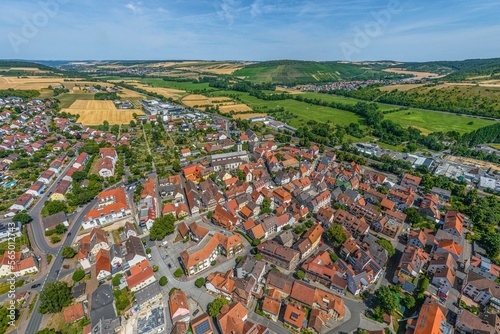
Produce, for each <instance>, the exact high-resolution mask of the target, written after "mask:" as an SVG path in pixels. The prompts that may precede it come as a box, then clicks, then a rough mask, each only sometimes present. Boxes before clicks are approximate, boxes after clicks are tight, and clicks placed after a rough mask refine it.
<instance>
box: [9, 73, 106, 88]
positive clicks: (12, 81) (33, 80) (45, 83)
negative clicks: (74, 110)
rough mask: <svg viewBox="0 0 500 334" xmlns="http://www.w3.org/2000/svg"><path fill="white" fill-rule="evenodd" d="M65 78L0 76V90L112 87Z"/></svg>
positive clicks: (100, 83) (102, 83)
mask: <svg viewBox="0 0 500 334" xmlns="http://www.w3.org/2000/svg"><path fill="white" fill-rule="evenodd" d="M65 80H68V79H67V78H66V79H65V78H57V77H40V76H29V77H23V78H18V77H4V76H0V89H8V88H12V89H35V90H41V89H43V88H48V87H49V86H55V85H64V86H65V87H66V88H68V89H70V90H73V91H75V90H77V91H78V90H82V89H83V88H84V87H85V86H92V85H101V86H106V87H112V86H113V85H112V84H108V83H104V82H92V81H78V79H73V80H71V81H65Z"/></svg>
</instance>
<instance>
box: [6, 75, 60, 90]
mask: <svg viewBox="0 0 500 334" xmlns="http://www.w3.org/2000/svg"><path fill="white" fill-rule="evenodd" d="M62 82H64V79H62V78H43V77H26V78H18V77H0V89H9V88H13V89H35V90H39V89H42V88H47V87H49V86H50V85H57V84H60V83H62Z"/></svg>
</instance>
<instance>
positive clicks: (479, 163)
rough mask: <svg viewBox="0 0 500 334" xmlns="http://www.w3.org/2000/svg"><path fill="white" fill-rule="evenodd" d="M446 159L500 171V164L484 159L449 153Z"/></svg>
mask: <svg viewBox="0 0 500 334" xmlns="http://www.w3.org/2000/svg"><path fill="white" fill-rule="evenodd" d="M446 160H450V161H453V162H456V163H459V164H464V165H469V166H474V167H480V168H481V169H484V170H488V169H489V168H491V169H492V170H493V171H500V165H498V164H495V163H491V162H488V161H482V160H476V159H472V158H465V157H457V156H454V155H449V156H447V157H446Z"/></svg>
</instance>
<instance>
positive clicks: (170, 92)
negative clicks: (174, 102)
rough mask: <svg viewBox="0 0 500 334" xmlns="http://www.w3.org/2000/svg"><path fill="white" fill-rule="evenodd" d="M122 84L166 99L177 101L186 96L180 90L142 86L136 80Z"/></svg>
mask: <svg viewBox="0 0 500 334" xmlns="http://www.w3.org/2000/svg"><path fill="white" fill-rule="evenodd" d="M110 81H111V82H121V81H123V80H110ZM124 82H126V83H127V84H129V85H133V86H135V87H137V88H140V89H144V90H146V91H148V92H151V93H156V94H160V95H163V96H165V97H166V98H172V99H179V98H181V97H182V96H183V95H185V94H186V92H185V91H183V90H180V89H172V88H163V87H151V86H148V85H145V84H143V83H141V82H139V81H137V80H125V81H124ZM137 94H139V93H137Z"/></svg>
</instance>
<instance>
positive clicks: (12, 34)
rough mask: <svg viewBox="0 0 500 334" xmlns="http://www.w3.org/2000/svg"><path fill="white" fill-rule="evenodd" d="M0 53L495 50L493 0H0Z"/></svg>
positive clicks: (419, 56)
mask: <svg viewBox="0 0 500 334" xmlns="http://www.w3.org/2000/svg"><path fill="white" fill-rule="evenodd" d="M0 12H1V13H2V15H1V16H0V58H2V59H31V60H118V59H119V60H249V61H260V60H272V59H300V60H317V61H333V60H347V61H361V60H399V61H431V60H461V59H470V58H493V57H500V43H498V41H499V39H498V36H500V20H498V13H500V0H474V1H471V0H311V1H308V0H142V1H130V0H78V1H76V0H35V1H33V0H2V1H1V2H0Z"/></svg>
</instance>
